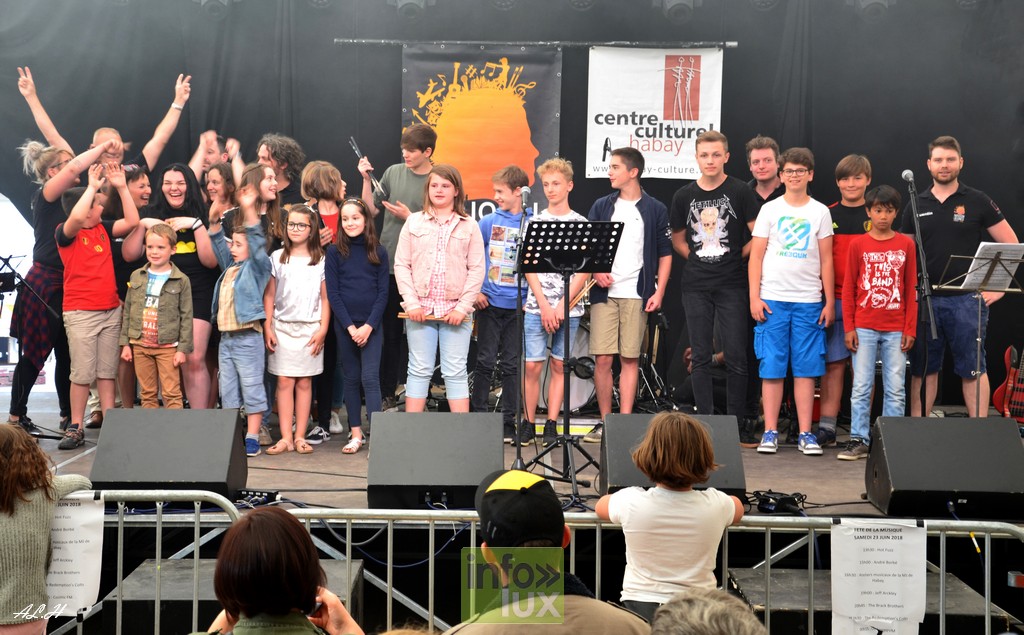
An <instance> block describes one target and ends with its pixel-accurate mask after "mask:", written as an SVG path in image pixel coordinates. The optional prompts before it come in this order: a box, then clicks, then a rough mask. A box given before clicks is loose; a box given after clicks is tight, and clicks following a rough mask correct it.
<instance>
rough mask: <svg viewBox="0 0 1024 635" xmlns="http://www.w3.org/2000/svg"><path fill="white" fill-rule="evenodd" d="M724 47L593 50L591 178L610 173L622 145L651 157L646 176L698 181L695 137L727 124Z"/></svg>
mask: <svg viewBox="0 0 1024 635" xmlns="http://www.w3.org/2000/svg"><path fill="white" fill-rule="evenodd" d="M722 58H723V55H722V50H721V49H718V48H712V49H643V48H639V49H638V48H617V47H600V46H596V47H592V48H591V49H590V75H589V85H588V91H589V93H588V101H587V153H586V159H587V170H586V174H587V178H598V177H605V176H607V174H608V159H609V155H610V154H611V151H612V150H613V149H615V148H620V147H625V146H630V147H633V148H636V149H637V150H639V151H640V152H641V153H643V155H644V161H645V163H646V166H645V168H644V174H643V176H645V177H649V178H663V179H696V178H698V177H699V176H700V169H699V168H698V167H697V159H696V157H695V154H696V149H695V145H694V142H695V141H696V139H697V136H698V135H699V134H701V133H702V132H705V131H707V130H719V129H721V121H722Z"/></svg>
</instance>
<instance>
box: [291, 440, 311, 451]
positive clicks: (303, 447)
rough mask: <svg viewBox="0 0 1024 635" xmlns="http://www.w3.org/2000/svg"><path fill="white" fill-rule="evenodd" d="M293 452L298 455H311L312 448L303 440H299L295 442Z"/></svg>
mask: <svg viewBox="0 0 1024 635" xmlns="http://www.w3.org/2000/svg"><path fill="white" fill-rule="evenodd" d="M295 451H296V452H298V453H299V454H312V453H313V446H311V445H310V444H309V443H307V442H306V440H305V439H299V440H298V441H296V442H295Z"/></svg>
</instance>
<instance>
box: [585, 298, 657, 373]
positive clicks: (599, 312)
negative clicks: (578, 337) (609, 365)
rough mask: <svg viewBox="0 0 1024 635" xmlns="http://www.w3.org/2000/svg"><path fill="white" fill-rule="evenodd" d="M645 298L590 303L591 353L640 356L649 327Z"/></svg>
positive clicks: (631, 357) (634, 357)
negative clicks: (646, 330)
mask: <svg viewBox="0 0 1024 635" xmlns="http://www.w3.org/2000/svg"><path fill="white" fill-rule="evenodd" d="M643 309H644V305H643V300H640V299H639V298H608V301H607V302H600V303H597V304H592V305H590V354H591V355H621V356H623V357H627V358H630V359H636V358H638V357H640V347H641V345H642V343H643V339H644V328H645V327H646V326H647V320H646V317H647V314H645V313H644V310H643Z"/></svg>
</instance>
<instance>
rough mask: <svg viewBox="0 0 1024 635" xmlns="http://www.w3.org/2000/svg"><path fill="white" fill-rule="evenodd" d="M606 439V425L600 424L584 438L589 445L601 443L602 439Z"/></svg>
mask: <svg viewBox="0 0 1024 635" xmlns="http://www.w3.org/2000/svg"><path fill="white" fill-rule="evenodd" d="M603 438H604V424H603V423H599V424H597V425H596V426H594V429H593V430H591V431H590V432H588V433H587V436H585V437H583V440H584V441H586V442H587V443H600V442H601V439H603Z"/></svg>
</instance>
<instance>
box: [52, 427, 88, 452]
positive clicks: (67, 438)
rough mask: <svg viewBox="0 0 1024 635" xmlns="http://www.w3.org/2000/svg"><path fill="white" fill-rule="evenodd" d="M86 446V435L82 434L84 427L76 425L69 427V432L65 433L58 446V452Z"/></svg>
mask: <svg viewBox="0 0 1024 635" xmlns="http://www.w3.org/2000/svg"><path fill="white" fill-rule="evenodd" d="M83 445H85V433H84V432H82V426H80V425H78V424H75V425H71V426H68V431H67V432H65V433H64V438H63V439H61V440H60V443H58V444H57V449H58V450H74V449H75V448H80V447H82V446H83Z"/></svg>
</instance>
